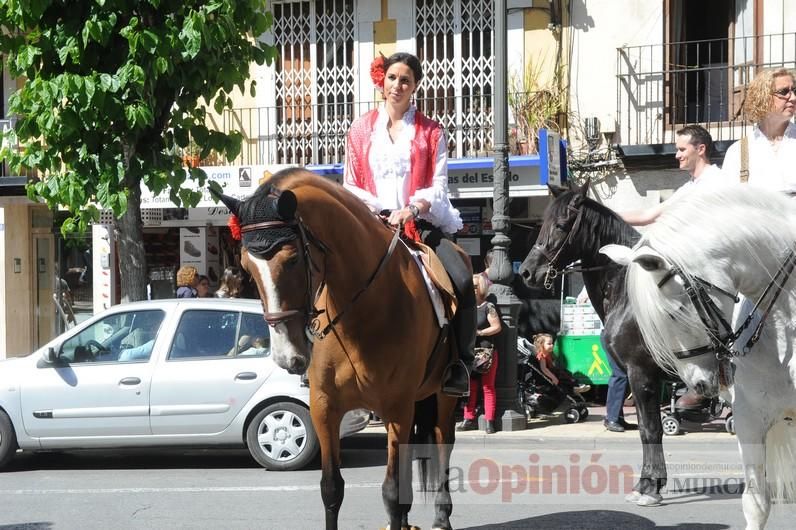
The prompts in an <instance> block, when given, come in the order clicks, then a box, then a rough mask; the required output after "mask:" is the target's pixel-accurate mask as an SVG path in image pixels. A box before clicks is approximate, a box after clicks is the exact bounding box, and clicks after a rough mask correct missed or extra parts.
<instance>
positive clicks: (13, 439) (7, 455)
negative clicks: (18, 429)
mask: <svg viewBox="0 0 796 530" xmlns="http://www.w3.org/2000/svg"><path fill="white" fill-rule="evenodd" d="M16 451H17V434H16V433H15V432H14V426H13V425H11V420H10V419H9V418H8V415H7V414H6V413H5V412H3V411H2V410H0V468H1V467H3V466H5V465H6V464H7V463H8V461H9V460H11V457H12V456H13V455H14V453H16Z"/></svg>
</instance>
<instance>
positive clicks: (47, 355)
mask: <svg viewBox="0 0 796 530" xmlns="http://www.w3.org/2000/svg"><path fill="white" fill-rule="evenodd" d="M44 360H45V361H47V363H48V364H55V361H57V360H58V355H57V354H56V353H55V348H53V347H52V346H50V347H49V348H47V351H46V352H44Z"/></svg>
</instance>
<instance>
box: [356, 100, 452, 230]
mask: <svg viewBox="0 0 796 530" xmlns="http://www.w3.org/2000/svg"><path fill="white" fill-rule="evenodd" d="M415 111H416V109H415V106H414V105H411V106H410V107H409V109H408V110H407V111H406V113H404V115H403V118H402V119H401V121H402V122H403V127H402V128H401V130H400V132H399V133H398V137H397V138H396V139H395V142H393V140H392V138H390V133H389V131H388V129H387V124H388V123H389V116H388V115H387V111H386V110H385V109H384V107H381V108H380V109H379V114H378V117H377V118H376V122H375V124H374V125H373V133H372V136H371V144H370V151H369V153H368V163H369V164H370V168H371V172H372V173H373V182H374V184H375V186H376V194H377V196H376V197H374V196H373V195H371V194H370V193H368V192H367V191H365V190H363V189H361V188H358V187H357V186H355V185H353V184H351V182H353V179H350V178H344V179H343V182H344V185H345V187H346V188H347V189H348V190H350V191H351V192H353V193H354V194H355V195H357V196H358V197H359V198H360V199H362V200H363V201H365V203H366V204H368V205H369V206H370V207H371V208H372V209H373V210H375V211H377V212H378V211H381V210H396V209H400V208H403V207H404V206H406V205H407V204H409V203H411V202H414V201H417V200H421V199H422V200H426V201H428V202H429V204H431V209H430V210H429V211H428V212H426V213H424V214H422V215H421V216H420V218H421V219H425V220H426V221H428V222H430V223H431V224H433V225H434V226H436V227H437V228H439V229H440V230H442V231H443V232H445V233H447V234H453V233H455V232H458V231H459V230H461V228H462V219H461V215H460V214H459V210H457V209H456V208H454V207H453V205H452V204H451V201H450V198H449V197H448V150H447V142H446V140H445V134H444V133H443V134H441V135H440V139H439V145H438V146H437V159H436V161H435V163H434V177H433V179H432V184H431V187H429V188H424V189H419V190H416V191H415V193H414V195H412V196H411V197H410V196H409V186H410V183H411V174H412V161H411V159H410V153H411V145H412V141H413V140H414V138H415ZM351 171H352V169H351V167H350V165H349V161H346V165H345V172H346V173H350V172H351Z"/></svg>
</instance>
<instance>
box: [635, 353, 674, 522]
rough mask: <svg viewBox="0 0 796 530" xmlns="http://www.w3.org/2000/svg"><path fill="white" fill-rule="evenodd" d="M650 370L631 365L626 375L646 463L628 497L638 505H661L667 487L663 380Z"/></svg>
mask: <svg viewBox="0 0 796 530" xmlns="http://www.w3.org/2000/svg"><path fill="white" fill-rule="evenodd" d="M648 372H649V370H648V369H647V370H645V367H638V366H633V365H630V364H628V366H627V376H628V381H629V383H630V389H631V390H632V392H633V399H634V400H635V404H636V414H637V415H638V428H639V435H640V436H641V449H642V455H643V463H642V466H641V476H640V477H639V480H638V482H637V483H636V485H635V486H634V487H633V492H632V493H631V494H630V495H628V496H627V497H625V499H626V500H627V501H629V502H633V503H635V504H637V505H639V506H657V505H659V504H660V503H661V500H662V497H661V494H660V492H661V489H663V487H664V486H665V485H666V458H665V457H664V455H663V425H662V424H661V408H660V394H659V393H660V378H659V377H658V376H657V374H655V375H648Z"/></svg>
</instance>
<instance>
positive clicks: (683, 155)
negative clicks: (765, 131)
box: [606, 125, 726, 431]
mask: <svg viewBox="0 0 796 530" xmlns="http://www.w3.org/2000/svg"><path fill="white" fill-rule="evenodd" d="M675 147H676V149H677V151H676V152H675V155H674V157H675V158H676V159H677V161H678V162H679V163H680V169H682V170H684V171H688V174H689V175H691V180H689V181H688V182H686V183H685V184H683V185H682V186H680V187H679V188H677V190H676V191H675V192H674V193H673V194H672V196H671V197H669V199H668V200H667V201H665V202H662V203H660V204H657V205H655V206H653V207H652V208H648V209H646V210H636V211H631V212H623V213H620V214H619V216H620V217H621V218H622V219H623V220H624V221H625V222H626V223H627V224H629V225H633V226H643V225H648V224H651V223H653V222H654V221H655V219H657V218H658V217H659V216H660V215H661V213H662V212H663V210H664V208H666V206H667V205H668V204H672V203H673V202H674V201H676V200H677V199H678V198H680V197H683V196H684V195H685V194H686V193H689V192H690V191H691V190H693V189H694V188H695V187H696V186H709V185H710V186H715V185H718V186H721V185H723V184H724V183H725V182H726V181H725V180H724V175H723V174H722V172H721V169H719V167H718V166H716V165H715V164H711V163H710V154H711V152H712V151H713V138H712V137H711V136H710V133H709V132H708V131H707V130H706V129H705V128H704V127H701V126H699V125H686V126H685V127H683V128H682V129H680V130H679V131H677V133H676V139H675ZM615 380H617V379H615V378H614V377H611V379H610V380H609V383H608V387H609V393H611V386H612V384H613V382H614V381H615ZM618 381H621V382H618V383H617V385H620V384H624V385H625V386H626V385H627V377H626V376H625V377H624V380H621V379H619V380H618ZM620 388H622V391H621V392H620V394H622V397H624V388H623V387H620ZM612 401H613V402H615V404H614V406H608V407H607V409H606V422H607V423H606V428H607V429H608V430H610V431H616V430H618V429H616V422H614V421H611V420H612V419H613V418H616V415H617V414H618V412H612V410H608V409H616V410H617V411H621V408H619V407H620V406H621V401H618V400H616V399H614V400H612ZM709 401H710V400H709V399H708V398H705V397H703V396H701V395H699V394H698V393H697V392H695V391H694V390H690V389H689V390H688V391H687V392H686V393H685V394H683V395H682V396H680V397H679V398H678V399H677V402H676V403H675V408H676V409H677V410H679V411H688V410H699V409H700V408H703V407H705V406H707V404H708V402H709ZM606 405H608V403H607V402H606Z"/></svg>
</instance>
